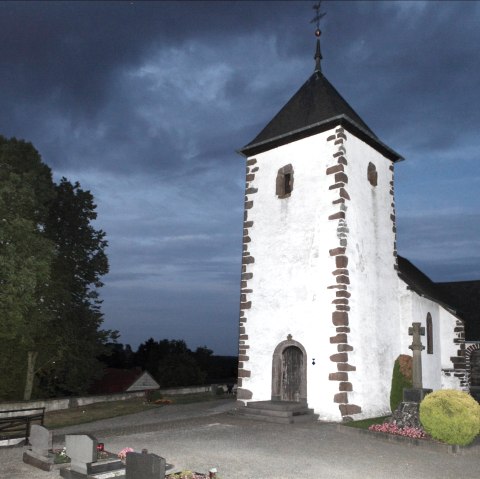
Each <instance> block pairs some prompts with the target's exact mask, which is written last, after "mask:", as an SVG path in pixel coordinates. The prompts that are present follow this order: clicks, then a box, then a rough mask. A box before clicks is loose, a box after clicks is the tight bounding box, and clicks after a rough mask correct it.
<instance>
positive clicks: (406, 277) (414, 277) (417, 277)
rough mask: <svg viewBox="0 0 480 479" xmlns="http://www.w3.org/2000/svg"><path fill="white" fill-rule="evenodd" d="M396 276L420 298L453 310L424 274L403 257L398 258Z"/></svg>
mask: <svg viewBox="0 0 480 479" xmlns="http://www.w3.org/2000/svg"><path fill="white" fill-rule="evenodd" d="M397 260H398V275H399V276H400V279H402V280H403V281H404V282H405V283H407V285H408V286H409V288H410V289H411V290H412V291H415V292H416V293H418V294H419V295H421V296H426V297H427V298H429V299H433V300H434V301H436V302H437V303H443V304H444V305H446V306H448V307H449V308H450V309H454V308H453V307H452V306H450V305H449V303H448V301H446V298H445V297H444V296H442V294H441V292H440V291H439V290H438V288H437V286H436V284H435V283H434V282H433V281H432V280H431V279H430V278H429V277H428V276H427V275H426V274H424V273H422V272H421V271H420V270H419V269H418V268H417V267H416V266H415V265H414V264H413V263H411V262H410V261H408V259H406V258H404V257H403V256H400V255H399V256H398V257H397Z"/></svg>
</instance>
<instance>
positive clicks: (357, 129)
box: [237, 115, 404, 163]
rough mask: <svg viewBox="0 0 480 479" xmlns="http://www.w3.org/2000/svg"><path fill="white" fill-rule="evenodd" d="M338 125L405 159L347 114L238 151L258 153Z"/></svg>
mask: <svg viewBox="0 0 480 479" xmlns="http://www.w3.org/2000/svg"><path fill="white" fill-rule="evenodd" d="M338 125H340V126H343V127H345V128H346V129H347V130H348V131H349V132H350V133H352V134H354V135H355V136H357V137H358V138H360V139H361V140H363V141H365V143H367V144H368V145H370V146H371V147H372V148H375V149H376V150H377V151H379V152H380V153H381V154H383V155H384V156H385V157H386V158H388V159H389V160H391V161H393V162H394V163H395V162H397V161H403V160H404V158H403V157H402V156H401V155H399V154H398V153H397V152H396V151H394V150H392V149H391V148H390V147H388V146H387V145H386V144H385V143H383V142H382V141H380V140H379V139H378V138H376V137H374V136H372V135H371V134H370V133H369V132H368V131H366V130H365V129H364V128H362V127H361V126H360V125H359V124H358V123H355V122H354V121H353V120H351V119H350V118H349V117H348V116H346V115H338V116H335V117H333V118H330V119H328V120H325V121H321V122H318V123H314V124H313V125H309V126H307V127H305V128H300V129H298V130H294V131H291V132H289V133H285V134H283V135H279V136H277V137H275V138H271V139H269V140H265V141H261V142H259V143H254V144H253V145H251V144H249V145H246V146H244V147H243V148H241V149H240V150H237V153H240V154H241V155H243V156H246V157H248V156H252V155H257V154H258V153H263V152H264V151H267V150H270V149H272V148H277V147H278V146H282V145H285V144H287V143H291V142H292V141H297V140H301V139H303V138H307V137H308V136H312V135H315V134H317V133H322V132H324V131H327V130H330V129H332V128H333V127H335V126H338Z"/></svg>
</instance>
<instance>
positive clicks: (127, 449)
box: [118, 447, 134, 461]
mask: <svg viewBox="0 0 480 479" xmlns="http://www.w3.org/2000/svg"><path fill="white" fill-rule="evenodd" d="M128 452H134V450H133V449H132V448H131V447H124V448H123V449H122V450H121V451H120V452H119V453H118V457H119V458H120V459H121V460H122V461H125V459H126V458H127V453H128Z"/></svg>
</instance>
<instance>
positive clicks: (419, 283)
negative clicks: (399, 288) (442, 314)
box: [398, 256, 480, 341]
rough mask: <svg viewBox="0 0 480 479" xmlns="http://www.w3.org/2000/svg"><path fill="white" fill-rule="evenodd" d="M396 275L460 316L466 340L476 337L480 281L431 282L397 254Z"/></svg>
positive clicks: (479, 333) (479, 322) (479, 321)
mask: <svg viewBox="0 0 480 479" xmlns="http://www.w3.org/2000/svg"><path fill="white" fill-rule="evenodd" d="M398 275H399V276H400V278H401V279H402V280H403V281H404V282H405V283H407V285H408V286H409V288H410V289H411V290H413V291H415V292H416V293H417V294H419V295H421V296H425V297H426V298H428V299H431V300H433V301H435V302H437V303H439V304H441V305H442V306H444V307H446V308H447V309H449V310H450V311H452V312H453V313H454V314H455V315H456V316H458V317H459V318H460V319H462V320H463V321H464V323H465V339H466V340H467V341H478V340H480V281H458V282H453V283H435V282H433V281H432V280H431V279H430V278H429V277H428V276H427V275H425V274H424V273H422V272H421V271H420V270H419V269H418V268H417V267H416V266H414V265H413V264H412V263H411V262H410V261H408V260H407V259H406V258H403V257H402V256H398Z"/></svg>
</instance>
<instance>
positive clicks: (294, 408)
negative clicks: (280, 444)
mask: <svg viewBox="0 0 480 479" xmlns="http://www.w3.org/2000/svg"><path fill="white" fill-rule="evenodd" d="M236 414H237V415H239V416H242V417H247V418H249V419H256V420H260V421H267V422H276V423H281V424H292V423H294V422H295V423H296V422H310V421H316V420H317V419H318V414H314V411H313V409H309V407H308V405H307V404H303V403H302V404H301V403H298V402H290V401H251V402H249V403H247V405H246V406H245V407H241V408H239V409H237V411H236Z"/></svg>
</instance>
